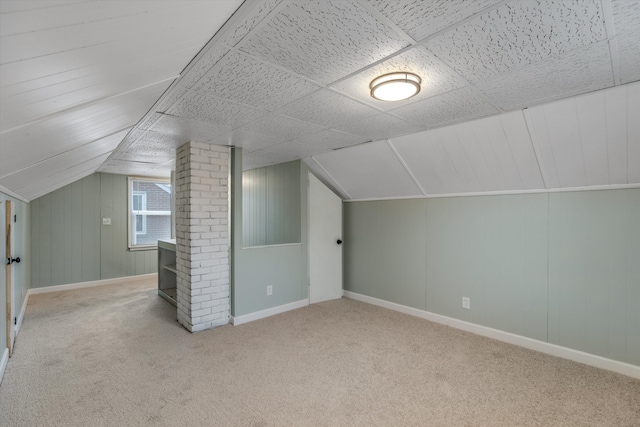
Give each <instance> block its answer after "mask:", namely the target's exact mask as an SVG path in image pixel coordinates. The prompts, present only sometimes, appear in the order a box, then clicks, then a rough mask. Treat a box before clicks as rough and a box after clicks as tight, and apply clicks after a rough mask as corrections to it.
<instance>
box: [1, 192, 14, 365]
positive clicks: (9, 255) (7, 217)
mask: <svg viewBox="0 0 640 427" xmlns="http://www.w3.org/2000/svg"><path fill="white" fill-rule="evenodd" d="M11 217H12V216H11V200H5V224H4V227H5V233H6V234H5V247H6V255H5V256H6V258H7V259H3V260H2V262H4V263H7V260H9V263H8V264H6V269H5V271H6V288H7V290H6V293H7V307H6V310H7V313H6V321H7V331H6V332H7V349H9V356H11V353H12V351H13V338H14V335H15V329H14V328H13V322H12V321H11V319H13V304H12V303H11V299H12V298H13V297H12V294H11V290H12V288H13V282H12V280H11V278H12V277H11V272H12V271H11V270H12V269H13V263H12V262H10V260H11V259H12V253H11Z"/></svg>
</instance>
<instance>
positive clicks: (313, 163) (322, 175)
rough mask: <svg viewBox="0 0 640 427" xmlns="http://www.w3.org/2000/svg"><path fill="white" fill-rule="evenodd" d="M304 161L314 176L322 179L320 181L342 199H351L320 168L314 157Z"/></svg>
mask: <svg viewBox="0 0 640 427" xmlns="http://www.w3.org/2000/svg"><path fill="white" fill-rule="evenodd" d="M302 161H303V162H304V163H305V164H306V165H307V166H308V167H309V169H311V170H312V171H313V174H314V175H315V176H316V177H317V178H318V179H320V181H322V182H324V183H325V184H326V185H327V186H328V187H329V188H331V189H332V190H333V191H334V192H335V193H336V194H337V195H338V196H340V198H342V199H350V198H351V196H349V195H348V194H347V193H346V192H345V191H344V190H343V189H342V188H341V187H340V185H339V184H338V183H337V182H336V181H335V180H334V179H333V178H332V177H331V176H330V175H329V174H328V173H327V172H325V170H324V169H322V167H321V166H320V164H319V163H318V162H316V160H315V159H314V158H313V157H307V158H305V159H302Z"/></svg>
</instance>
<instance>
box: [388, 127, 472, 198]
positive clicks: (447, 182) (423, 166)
mask: <svg viewBox="0 0 640 427" xmlns="http://www.w3.org/2000/svg"><path fill="white" fill-rule="evenodd" d="M439 136H440V135H439V133H437V132H436V131H435V130H433V131H427V132H420V133H416V134H412V135H406V136H403V137H400V138H395V139H393V140H392V141H391V143H392V144H393V146H394V147H395V148H396V150H397V151H398V153H399V155H400V156H401V158H402V159H403V160H404V162H405V163H406V165H407V166H408V168H409V170H411V173H413V175H414V177H415V178H416V179H417V180H418V182H419V183H420V186H421V187H422V189H423V190H424V193H425V195H433V194H450V193H459V192H464V191H466V187H465V185H464V183H463V181H462V178H461V177H460V174H459V173H458V171H457V170H456V168H455V165H454V164H453V162H452V161H451V159H450V158H449V154H448V153H447V151H446V150H445V148H444V145H443V143H442V141H441V140H440V137H439Z"/></svg>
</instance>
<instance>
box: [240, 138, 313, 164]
mask: <svg viewBox="0 0 640 427" xmlns="http://www.w3.org/2000/svg"><path fill="white" fill-rule="evenodd" d="M312 153H313V150H312V148H311V147H309V146H308V145H306V144H300V143H297V142H293V141H288V142H283V143H281V144H277V145H273V146H271V147H268V148H265V149H262V150H258V151H252V152H248V153H246V154H244V155H243V159H242V160H243V164H244V166H243V169H245V170H246V169H254V168H257V167H262V166H269V165H274V164H277V163H284V162H289V161H292V160H298V159H302V158H304V157H309V156H311V155H312Z"/></svg>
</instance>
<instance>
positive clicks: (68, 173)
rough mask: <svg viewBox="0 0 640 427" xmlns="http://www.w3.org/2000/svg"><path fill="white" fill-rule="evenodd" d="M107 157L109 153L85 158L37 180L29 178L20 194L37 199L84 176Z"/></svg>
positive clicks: (89, 173) (93, 170)
mask: <svg viewBox="0 0 640 427" xmlns="http://www.w3.org/2000/svg"><path fill="white" fill-rule="evenodd" d="M107 157H109V153H106V154H103V155H101V156H98V157H95V158H92V159H86V160H84V161H83V162H82V163H77V164H74V165H73V166H71V167H67V168H65V169H63V170H61V171H59V172H57V173H55V174H53V175H50V176H48V177H47V178H45V179H42V180H39V181H34V180H30V182H29V185H27V186H25V187H23V188H21V189H20V194H22V195H24V197H25V198H26V199H27V200H29V201H31V200H33V199H37V198H38V197H40V196H44V195H45V194H47V193H50V192H51V191H54V190H57V189H58V188H60V187H64V186H65V185H67V184H71V183H72V182H75V181H77V180H79V179H82V178H84V177H85V176H88V175H91V174H92V173H94V172H95V171H96V169H97V168H98V167H99V166H100V165H101V164H102V163H103V162H104V161H105V160H106V159H107Z"/></svg>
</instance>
